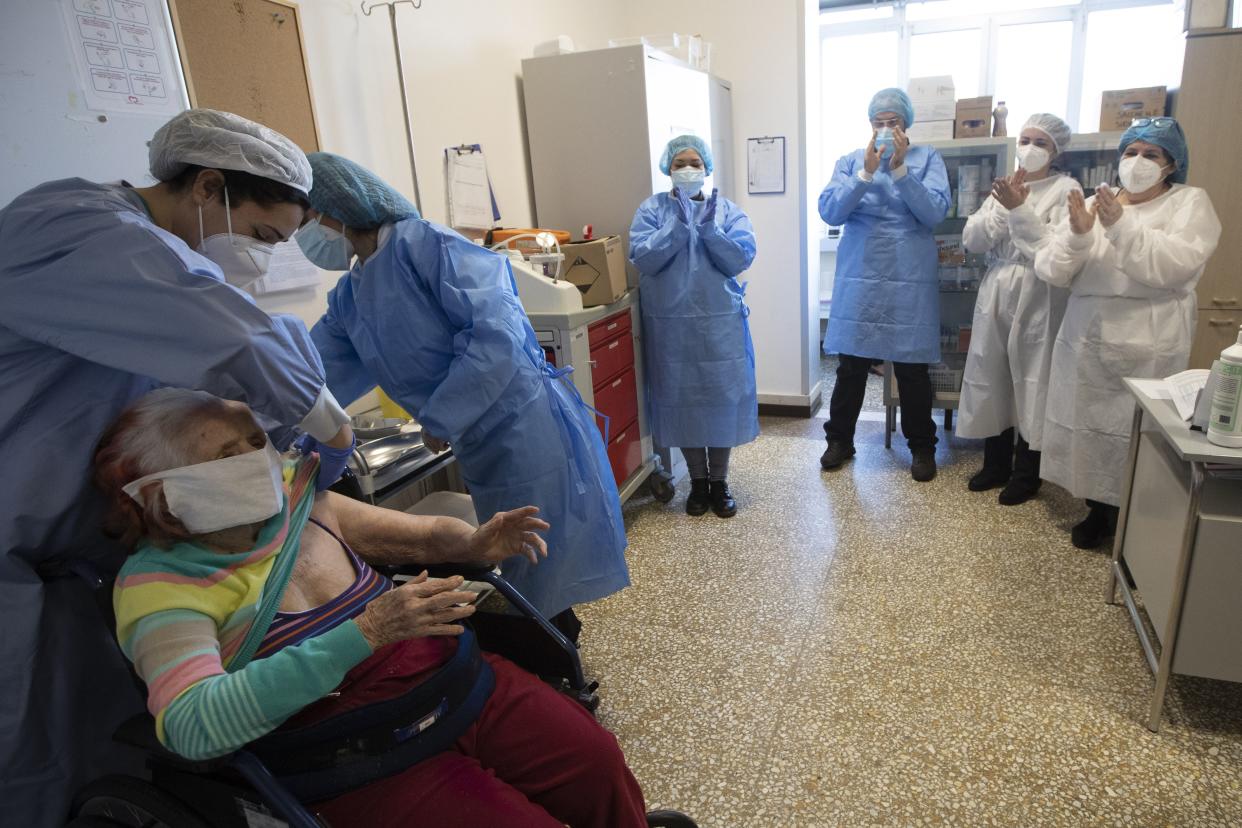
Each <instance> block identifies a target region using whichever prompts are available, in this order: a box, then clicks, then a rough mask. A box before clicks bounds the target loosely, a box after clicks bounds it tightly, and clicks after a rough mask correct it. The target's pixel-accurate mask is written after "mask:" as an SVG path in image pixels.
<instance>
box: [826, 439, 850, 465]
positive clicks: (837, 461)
mask: <svg viewBox="0 0 1242 828" xmlns="http://www.w3.org/2000/svg"><path fill="white" fill-rule="evenodd" d="M853 456H854V446H853V445H852V444H850V443H846V442H844V441H842V440H829V441H828V448H826V449H824V453H823V454H822V455H820V458H819V465H820V466H821V467H822V468H823V469H824V471H831V470H832V469H836V468H840V467H841V465H842V464H844V463H845V461H846V460H849V459H850V458H851V457H853Z"/></svg>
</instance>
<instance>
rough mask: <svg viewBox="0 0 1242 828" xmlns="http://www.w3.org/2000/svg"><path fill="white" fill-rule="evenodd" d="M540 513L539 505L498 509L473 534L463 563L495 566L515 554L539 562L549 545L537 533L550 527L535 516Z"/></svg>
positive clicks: (467, 544)
mask: <svg viewBox="0 0 1242 828" xmlns="http://www.w3.org/2000/svg"><path fill="white" fill-rule="evenodd" d="M538 513H539V507H538V506H523V507H522V508H521V509H513V510H511V511H508V512H497V513H496V514H495V515H493V516H492V519H491V520H489V521H488V522H487V523H485V524H483V525H482V526H480V527H479V528H478V529H476V530H475V531H474V534H472V535H471V536H470V539H469V540H468V541H467V542H466V553H465V556H464V558H463V560H462V562H463V563H472V564H480V565H483V566H494V565H495V564H498V563H500V562H501V561H503V560H505V559H506V558H511V557H513V556H514V555H524V556H526V559H527V560H528V561H530V562H531V563H532V564H537V563H539V559H540V558H541V557H542V558H546V557H548V544H547V542H546V541H545V540H544V539H543V538H541V537H540V536H539V535H538V534H537V532H546V531H547V530H548V529H549V528H550V527H549V525H548V522H547V521H545V520H541V519H539V518H537V517H535V515H537V514H538Z"/></svg>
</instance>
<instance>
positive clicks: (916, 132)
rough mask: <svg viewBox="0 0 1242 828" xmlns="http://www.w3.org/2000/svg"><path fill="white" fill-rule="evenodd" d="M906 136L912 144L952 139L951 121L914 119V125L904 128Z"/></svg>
mask: <svg viewBox="0 0 1242 828" xmlns="http://www.w3.org/2000/svg"><path fill="white" fill-rule="evenodd" d="M906 137H907V138H909V139H910V143H912V144H928V143H931V142H932V141H952V140H953V121H951V120H950V121H915V122H914V126H912V127H910V128H909V129H908V130H906Z"/></svg>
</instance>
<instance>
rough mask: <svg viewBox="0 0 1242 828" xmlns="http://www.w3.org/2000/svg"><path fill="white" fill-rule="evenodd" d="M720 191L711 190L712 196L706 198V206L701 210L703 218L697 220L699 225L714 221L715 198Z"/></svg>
mask: <svg viewBox="0 0 1242 828" xmlns="http://www.w3.org/2000/svg"><path fill="white" fill-rule="evenodd" d="M719 192H720V190H718V189H716V188H715V187H713V188H712V194H711V195H710V196H708V198H707V205H706V206H705V207H704V208H703V216H702V217H701V218H700V219H699V224H712V223H714V222H715V221H716V196H717V194H718V193H719Z"/></svg>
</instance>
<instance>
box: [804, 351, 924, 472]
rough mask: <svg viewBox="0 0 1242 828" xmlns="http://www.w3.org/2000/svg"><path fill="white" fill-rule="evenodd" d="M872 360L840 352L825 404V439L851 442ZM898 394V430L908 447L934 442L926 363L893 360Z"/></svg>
mask: <svg viewBox="0 0 1242 828" xmlns="http://www.w3.org/2000/svg"><path fill="white" fill-rule="evenodd" d="M873 362H874V360H872V359H871V358H870V357H857V356H850V355H849V354H841V355H840V358H839V361H838V362H837V383H836V385H835V386H833V389H832V400H831V402H829V404H828V414H829V419H828V422H826V423H824V433H825V434H827V435H828V440H829V441H833V440H840V441H841V442H843V443H848V444H850V445H853V443H854V427H855V426H856V425H857V424H858V414H859V412H860V411H862V405H863V398H864V397H865V396H866V395H867V374H868V372H869V371H870V369H871V365H872V363H873ZM893 373H894V374H896V376H897V396H898V397H899V398H900V400H901V433H902V434H904V435H905V437H906V444H907V445H908V446H909V447H910V451H919V450H922V449H931V448H935V446H936V421H935V420H933V419H932V413H931V409H932V384H931V376H930V375H929V374H928V373H927V365H926V363H922V362H894V363H893Z"/></svg>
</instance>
